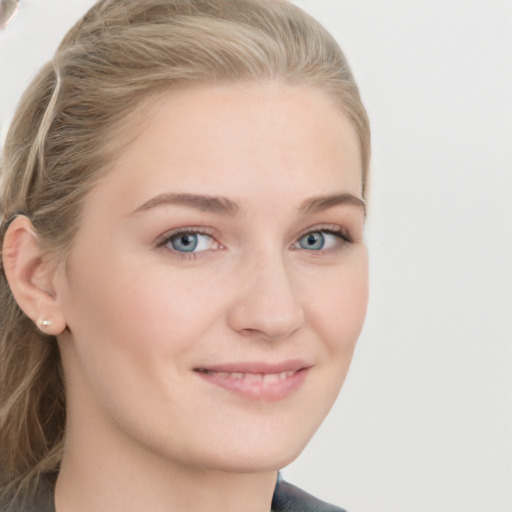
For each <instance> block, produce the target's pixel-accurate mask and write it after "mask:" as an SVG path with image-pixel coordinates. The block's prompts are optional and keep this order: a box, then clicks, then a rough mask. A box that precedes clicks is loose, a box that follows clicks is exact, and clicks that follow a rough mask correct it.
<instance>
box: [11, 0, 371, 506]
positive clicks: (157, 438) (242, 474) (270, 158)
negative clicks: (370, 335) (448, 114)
mask: <svg viewBox="0 0 512 512" xmlns="http://www.w3.org/2000/svg"><path fill="white" fill-rule="evenodd" d="M368 161H369V127H368V121H367V117H366V113H365V110H364V107H363V106H362V104H361V101H360V98H359V93H358V90H357V86H356V84H355V82H354V80H353V77H352V75H351V73H350V70H349V68H348V66H347V63H346V61H345V59H344V56H343V54H342V52H341V50H340V49H339V47H338V46H337V44H336V43H335V42H334V40H333V39H332V38H331V37H330V36H329V34H328V33H327V32H326V31H325V30H324V29H323V28H322V27H321V26H320V25H319V24H318V23H317V22H315V21H314V20H313V19H311V18H310V17H309V16H308V15H306V14H305V13H304V12H302V11H301V10H299V9H298V8H296V7H294V6H293V5H291V4H289V3H288V2H286V1H284V0H279V1H276V0H272V1H270V0H265V1H261V0H240V1H237V2H231V1H229V0H213V1H208V2H205V1H200V0H184V1H180V2H175V1H168V0H136V1H128V0H115V1H114V0H103V1H100V2H98V3H97V4H96V5H95V6H94V7H93V8H92V9H91V10H90V11H89V13H87V14H86V16H85V17H84V18H83V20H81V21H80V22H79V23H78V24H77V25H76V26H75V27H74V28H73V29H72V30H71V31H70V32H69V33H68V35H67V36H66V37H65V39H64V41H63V42H62V44H61V46H60V47H59V49H58V51H57V53H56V55H55V58H54V60H53V62H50V63H48V64H47V65H46V66H45V67H44V68H43V69H42V71H41V72H40V74H39V75H38V76H37V77H36V79H35V80H34V82H33V83H32V85H31V86H30V87H29V89H28V91H27V92H26V93H25V96H24V98H23V100H22V102H21V105H20V107H19V109H18V112H17V114H16V116H15V119H14V121H13V123H12V126H11V129H10V132H9V134H8V137H7V140H6V144H5V149H4V155H3V163H2V180H3V184H2V187H3V188H2V195H1V214H2V231H1V233H2V269H3V272H2V285H1V286H2V305H1V308H2V320H1V322H2V324H1V335H2V341H1V343H2V345H1V347H2V348H1V349H2V354H1V361H2V369H1V370H2V371H1V379H2V381H1V389H2V425H1V427H2V429H1V432H2V433H1V436H2V440H1V441H2V475H1V482H2V487H3V495H4V498H3V499H4V501H5V506H4V508H5V509H6V510H16V511H19V510H38V511H39V510H52V511H53V510H56V511H57V512H71V511H73V512H81V511H92V510H94V511H95V512H101V511H117V510H119V511H126V512H130V511H140V510H151V511H153V512H160V511H162V512H163V511H172V510H178V511H201V512H208V511H218V510H223V511H229V510H245V511H249V512H252V511H254V512H260V511H261V512H262V511H268V510H270V509H271V508H272V510H297V511H298V510H304V511H306V510H340V509H338V508H336V507H332V506H329V505H327V504H325V503H323V502H320V501H319V500H316V499H314V498H312V497H311V496H309V495H307V494H306V493H304V492H302V491H300V490H298V489H297V488H295V487H293V486H290V485H289V484H286V483H284V482H278V483H277V485H276V478H277V471H278V470H279V469H280V468H282V467H283V466H285V465H286V464H288V463H289V462H291V461H292V460H293V459H294V458H296V457H297V456H298V454H299V453H300V452H301V450H302V449H303V448H304V446H305V444H306V443H307V442H308V440H309V439H310V437H311V436H312V435H313V433H314V432H315V430H316V429H317V428H318V426H319V425H320V423H321V422H322V420H323V418H324V417H325V415H326V414H327V412H328V411H329V409H330V407H331V406H332V404H333V402H334V400H335V398H336V396H337V394H338V392H339V389H340V387H341V385H342V383H343V380H344V378H345V375H346V372H347V370H348V366H349V363H350V359H351V356H352V352H353V349H354V346H355V343H356V340H357V337H358V335H359V332H360V330H361V327H362V323H363V319H364V314H365V310H366V302H367V255H366V247H365V244H364V239H363V226H364V218H365V203H364V192H365V182H366V176H367V172H368ZM2 510H3V509H2Z"/></svg>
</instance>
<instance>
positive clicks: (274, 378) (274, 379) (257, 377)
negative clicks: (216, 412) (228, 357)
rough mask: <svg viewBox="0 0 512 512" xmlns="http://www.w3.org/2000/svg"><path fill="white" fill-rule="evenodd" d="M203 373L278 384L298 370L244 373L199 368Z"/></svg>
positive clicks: (224, 377)
mask: <svg viewBox="0 0 512 512" xmlns="http://www.w3.org/2000/svg"><path fill="white" fill-rule="evenodd" d="M199 371H200V372H202V373H206V374H208V375H217V376H219V377H221V378H223V379H236V380H242V379H245V380H246V381H248V382H254V383H264V384H276V383H278V382H282V381H284V380H286V379H288V378H290V377H291V376H292V375H294V374H295V373H296V372H295V370H288V371H284V372H280V373H265V374H263V373H242V372H215V371H212V370H206V369H205V370H203V369H201V370H199Z"/></svg>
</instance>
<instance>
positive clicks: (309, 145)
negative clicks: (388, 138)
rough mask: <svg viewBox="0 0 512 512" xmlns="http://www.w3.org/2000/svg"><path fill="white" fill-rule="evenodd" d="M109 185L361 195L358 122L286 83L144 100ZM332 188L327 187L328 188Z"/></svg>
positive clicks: (144, 190)
mask: <svg viewBox="0 0 512 512" xmlns="http://www.w3.org/2000/svg"><path fill="white" fill-rule="evenodd" d="M124 131H125V133H126V134H129V136H128V139H127V140H129V143H128V144H126V145H125V146H124V148H123V150H122V151H120V152H119V154H118V155H117V158H116V160H115V162H114V165H113V169H112V170H111V171H110V172H109V173H108V175H107V177H106V181H111V180H118V181H119V183H118V186H120V187H122V188H123V189H125V190H127V189H129V188H130V186H131V187H132V188H133V189H136V190H137V191H138V192H140V195H141V196H143V195H145V196H148V197H149V196H151V195H155V194H157V193H161V192H162V191H163V190H162V188H165V187H167V188H169V189H170V191H173V192H197V191H200V192H202V193H205V194H212V195H218V194H221V195H224V196H225V195H232V194H234V195H237V194H238V195H241V196H244V194H245V195H246V194H247V193H248V192H251V191H256V190H259V189H260V188H261V187H269V186H271V187H272V189H273V190H274V191H278V190H282V192H283V193H285V192H287V191H288V189H289V188H290V186H291V185H292V184H293V186H294V187H295V188H297V189H304V190H307V189H308V188H309V189H311V188H312V187H314V188H316V189H315V190H311V194H310V195H313V194H314V193H318V194H327V193H332V192H333V190H332V189H333V187H336V186H337V185H336V184H338V186H339V187H340V188H345V189H346V188H347V187H348V188H349V189H350V190H344V191H347V192H351V193H353V194H355V195H360V193H361V181H362V180H361V173H362V170H361V158H360V153H359V144H358V140H357V135H356V133H355V130H354V129H353V127H352V125H351V123H350V122H349V121H348V119H347V118H346V117H345V115H344V114H343V112H342V110H341V108H340V107H339V106H338V105H337V103H336V102H335V100H334V99H332V98H331V97H330V96H329V95H328V94H327V93H325V92H323V91H321V90H318V89H315V88H309V87H304V86H302V87H298V86H289V85H283V84H279V83H266V84H237V85H225V86H211V87H205V86H204V87H198V88H194V89H187V90H184V91H180V92H173V93H169V94H164V95H160V96H159V97H158V98H156V99H153V100H152V101H151V102H146V103H145V104H141V106H139V107H138V108H137V111H136V112H134V115H132V116H131V117H130V119H129V120H128V122H127V123H126V124H125V126H124ZM322 188H324V189H326V190H323V189H322Z"/></svg>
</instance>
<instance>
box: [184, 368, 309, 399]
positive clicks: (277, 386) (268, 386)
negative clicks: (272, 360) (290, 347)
mask: <svg viewBox="0 0 512 512" xmlns="http://www.w3.org/2000/svg"><path fill="white" fill-rule="evenodd" d="M309 369H310V365H308V364H307V363H305V362H303V361H297V360H295V361H286V362H283V363H279V364H266V363H234V364H224V365H216V366H208V367H204V368H203V367H200V368H196V369H195V370H194V371H195V372H196V373H197V374H198V376H200V377H201V378H202V379H203V380H205V381H206V382H208V383H210V384H213V385H214V386H217V387H220V388H223V389H224V390H228V391H230V392H233V393H236V394H238V395H241V396H242V397H245V398H247V399H257V400H268V401H275V400H280V399H284V398H286V397H287V396H288V395H290V394H291V393H293V392H294V391H295V390H297V389H298V388H299V387H300V385H301V384H302V383H303V381H304V379H305V378H306V374H307V373H308V371H309Z"/></svg>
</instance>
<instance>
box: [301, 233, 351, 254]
mask: <svg viewBox="0 0 512 512" xmlns="http://www.w3.org/2000/svg"><path fill="white" fill-rule="evenodd" d="M345 242H351V239H350V238H349V236H348V235H347V234H345V233H343V232H341V231H340V232H338V231H334V230H333V229H331V230H329V229H322V230H319V231H310V232H309V233H306V234H305V235H303V236H301V237H300V238H299V239H298V240H297V242H296V244H295V248H296V249H305V250H307V251H325V250H329V249H335V248H337V247H341V246H342V245H343V244H344V243H345Z"/></svg>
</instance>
